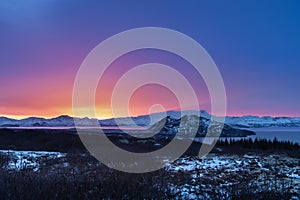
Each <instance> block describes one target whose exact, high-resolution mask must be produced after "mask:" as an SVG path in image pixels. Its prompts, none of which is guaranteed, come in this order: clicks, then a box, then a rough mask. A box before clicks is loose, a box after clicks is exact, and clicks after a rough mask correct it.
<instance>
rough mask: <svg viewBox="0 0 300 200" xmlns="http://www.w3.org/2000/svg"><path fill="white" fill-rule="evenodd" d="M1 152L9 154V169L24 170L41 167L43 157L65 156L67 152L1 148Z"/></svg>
mask: <svg viewBox="0 0 300 200" xmlns="http://www.w3.org/2000/svg"><path fill="white" fill-rule="evenodd" d="M0 154H2V155H7V156H8V159H9V160H8V163H7V166H6V167H7V169H9V170H22V169H27V168H29V169H33V170H34V171H37V170H38V169H39V163H40V161H41V160H42V159H55V158H60V157H64V156H65V155H66V154H65V153H60V152H48V151H14V150H0Z"/></svg>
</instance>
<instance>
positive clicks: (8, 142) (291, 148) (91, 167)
mask: <svg viewBox="0 0 300 200" xmlns="http://www.w3.org/2000/svg"><path fill="white" fill-rule="evenodd" d="M75 133H76V132H75V130H72V129H70V130H12V129H1V130H0V149H13V150H33V151H34V150H36V151H39V150H43V151H59V152H67V153H68V154H67V156H66V157H62V158H56V159H52V160H47V159H46V160H43V161H41V163H40V166H41V168H40V170H39V171H37V172H35V171H33V170H32V169H30V168H25V169H22V170H20V171H15V170H9V169H7V168H6V167H5V166H7V163H8V159H9V158H8V157H7V156H5V155H0V166H1V169H0V199H172V198H175V197H176V198H178V199H187V198H189V196H188V195H187V194H183V193H181V191H180V190H179V191H175V190H174V188H172V187H170V186H171V185H179V186H180V185H185V184H189V185H190V186H191V187H190V191H188V193H194V194H195V195H197V196H198V195H203V194H205V193H206V194H209V195H210V196H211V197H212V199H222V198H224V192H226V193H227V194H228V195H229V196H228V198H230V199H290V198H291V195H292V194H291V193H290V189H291V187H292V185H291V182H289V181H281V182H279V179H274V176H276V174H274V175H273V177H266V182H265V183H264V184H263V186H261V185H256V184H254V183H253V182H252V181H253V180H255V179H256V177H251V176H250V175H249V174H240V176H235V175H232V177H231V179H232V180H234V182H235V184H232V185H229V186H227V187H224V188H223V190H214V189H213V188H214V186H216V185H220V184H221V183H223V182H224V181H226V180H217V181H216V180H212V179H205V178H202V177H201V176H200V174H199V175H197V177H196V178H193V179H192V178H191V174H189V172H169V171H166V170H164V169H162V170H159V171H156V172H151V173H146V174H128V173H123V172H119V171H115V170H113V169H110V168H108V167H106V166H104V165H101V164H99V162H98V161H97V160H95V159H94V158H93V157H92V156H90V155H89V154H88V153H87V151H86V149H85V148H84V146H83V145H82V143H81V141H80V139H79V137H78V135H76V134H75ZM119 139H120V138H119V137H118V136H115V137H111V140H112V141H114V142H115V143H117V144H118V145H120V146H122V147H124V148H129V147H130V146H131V148H132V144H137V143H134V141H130V144H124V143H120V142H119ZM156 142H159V143H160V144H161V145H162V146H163V145H164V144H166V143H168V141H163V140H161V141H154V142H153V141H152V142H148V143H147V145H148V147H147V148H148V150H151V145H152V146H153V144H155V143H156ZM139 145H141V146H139ZM139 145H135V147H136V149H133V150H132V149H131V150H132V151H138V150H137V149H139V148H140V147H142V146H143V147H144V146H145V144H140V143H139ZM147 145H146V146H147ZM200 147H201V144H200V143H196V142H194V143H193V145H192V146H191V147H190V148H189V149H188V150H187V152H186V155H197V153H198V150H199V148H200ZM217 148H220V149H222V152H220V151H217V150H216V149H217ZM214 151H215V152H218V153H235V154H239V153H240V154H242V153H244V152H249V151H251V152H260V153H261V152H265V153H267V152H271V153H273V152H279V153H287V154H289V155H293V156H295V157H298V158H300V146H299V144H294V143H292V142H280V141H277V140H276V139H275V140H273V141H270V140H264V139H262V140H257V139H256V140H251V139H243V140H239V141H236V140H222V141H219V142H218V143H217V145H216V148H215V150H214ZM66 163H67V166H64V164H66ZM217 175H218V174H212V175H211V176H212V177H214V176H215V177H217ZM232 180H231V181H232ZM209 184H210V185H212V188H211V189H210V190H207V189H205V188H202V187H200V188H198V189H196V190H195V189H193V186H197V185H209Z"/></svg>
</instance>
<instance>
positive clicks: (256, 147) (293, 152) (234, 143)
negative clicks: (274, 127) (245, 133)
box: [216, 138, 300, 158]
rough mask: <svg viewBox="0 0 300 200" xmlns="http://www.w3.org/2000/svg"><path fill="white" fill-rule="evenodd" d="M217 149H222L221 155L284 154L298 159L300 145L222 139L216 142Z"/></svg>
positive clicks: (276, 141)
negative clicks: (248, 153)
mask: <svg viewBox="0 0 300 200" xmlns="http://www.w3.org/2000/svg"><path fill="white" fill-rule="evenodd" d="M216 146H217V147H220V148H221V149H223V153H236V154H239V153H240V154H244V153H247V152H256V153H286V154H288V155H289V156H292V157H297V158H300V145H299V144H298V143H294V142H290V141H278V140H277V138H274V140H267V139H257V138H256V139H254V140H252V139H251V138H244V139H240V140H234V139H229V140H228V139H223V140H220V141H218V142H217V145H216Z"/></svg>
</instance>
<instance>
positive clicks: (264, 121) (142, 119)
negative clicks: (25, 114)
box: [0, 111, 300, 128]
mask: <svg viewBox="0 0 300 200" xmlns="http://www.w3.org/2000/svg"><path fill="white" fill-rule="evenodd" d="M198 114H199V113H198V112H197V111H184V115H187V116H189V115H198ZM200 116H201V118H202V119H210V118H211V115H210V114H208V113H207V112H205V111H200ZM166 117H169V119H174V120H178V119H180V117H181V113H180V112H178V111H167V112H166V113H163V112H161V113H153V114H150V115H141V116H137V117H122V118H111V119H103V120H98V119H92V118H87V117H85V118H73V117H70V116H67V115H62V116H59V117H55V118H51V119H46V118H38V117H29V118H25V119H21V120H17V119H11V118H7V117H0V127H73V126H75V123H74V121H76V125H78V126H90V127H93V126H98V125H99V124H100V125H101V126H117V125H119V126H129V127H130V126H133V125H135V126H136V125H138V126H148V127H150V126H153V125H154V124H155V123H158V122H159V121H160V120H162V119H164V118H166ZM116 122H117V123H116ZM225 123H226V124H227V125H230V126H232V127H235V128H259V127H300V118H299V117H297V118H296V117H270V116H265V117H258V116H242V117H231V116H228V117H226V118H225Z"/></svg>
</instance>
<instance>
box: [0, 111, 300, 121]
mask: <svg viewBox="0 0 300 200" xmlns="http://www.w3.org/2000/svg"><path fill="white" fill-rule="evenodd" d="M183 111H194V112H197V110H183ZM199 111H204V112H206V113H208V114H209V115H211V114H210V113H209V112H207V111H206V110H199ZM199 111H198V112H199ZM165 112H180V111H176V110H167V111H165ZM158 113H164V112H153V113H148V114H146V113H145V114H141V115H136V116H119V117H109V118H97V117H96V118H95V117H89V116H83V117H76V116H72V115H69V114H61V115H56V116H49V117H45V116H38V115H35V116H33V115H6V114H0V117H5V118H8V119H14V120H24V119H28V118H43V119H54V118H58V117H61V116H68V117H72V118H80V119H83V118H89V119H97V120H108V119H116V118H127V117H140V116H145V115H152V114H158ZM18 116H20V117H18ZM247 116H251V117H260V118H263V117H271V118H285V117H287V118H300V116H291V115H264V114H262V115H258V114H255V115H251V114H240V115H239V114H238V115H225V116H217V117H247Z"/></svg>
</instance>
